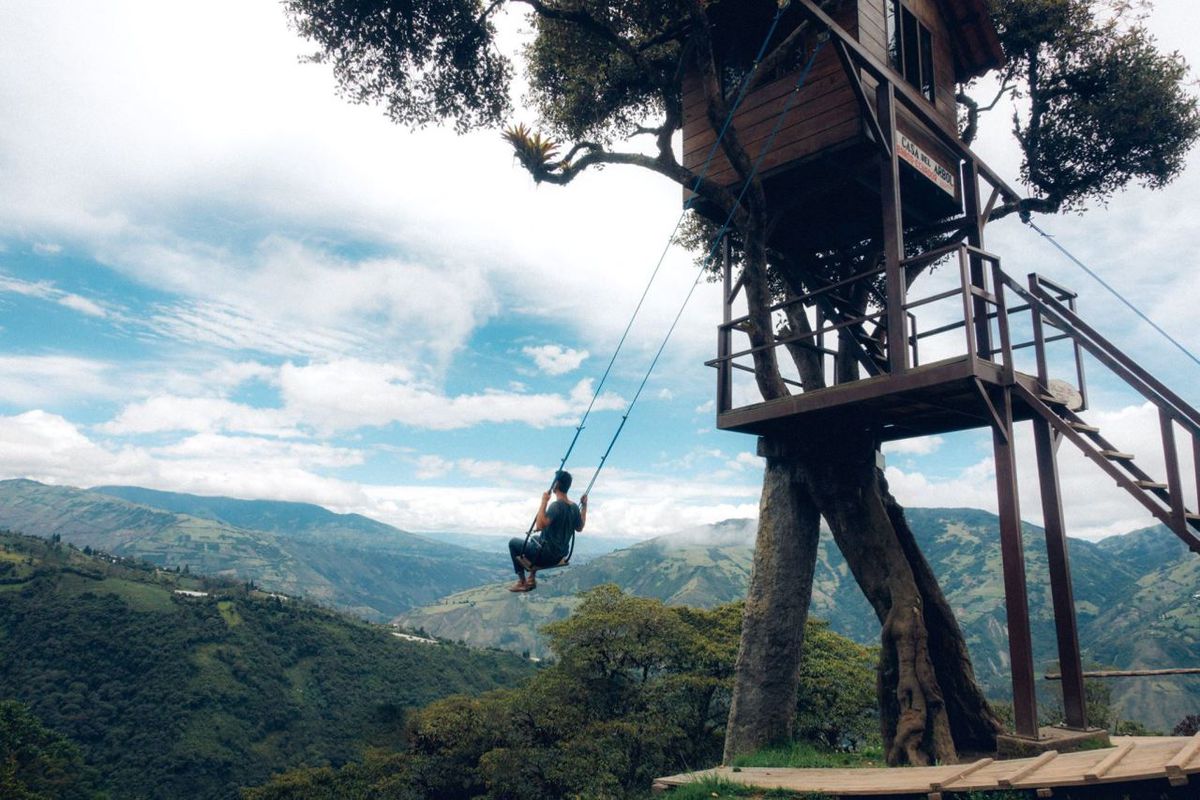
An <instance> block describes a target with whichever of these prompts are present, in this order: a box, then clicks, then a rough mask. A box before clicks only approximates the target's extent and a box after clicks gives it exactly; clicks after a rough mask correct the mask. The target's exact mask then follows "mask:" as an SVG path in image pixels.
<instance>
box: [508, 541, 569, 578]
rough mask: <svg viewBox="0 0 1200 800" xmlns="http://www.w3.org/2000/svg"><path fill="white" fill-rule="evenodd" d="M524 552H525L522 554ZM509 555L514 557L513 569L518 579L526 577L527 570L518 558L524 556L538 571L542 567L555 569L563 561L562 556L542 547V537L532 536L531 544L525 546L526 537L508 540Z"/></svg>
mask: <svg viewBox="0 0 1200 800" xmlns="http://www.w3.org/2000/svg"><path fill="white" fill-rule="evenodd" d="M522 551H524V552H523V553H522ZM508 554H509V555H510V556H512V562H513V569H514V570H516V572H517V575H518V577H521V578H524V577H525V568H524V567H522V566H521V562H520V561H517V556H520V555H524V556H525V558H527V559H529V563H530V564H533V565H534V566H535V567H537V568H538V569H541V568H542V567H553V566H555V565H557V564H558V562H559V561H562V556H560V555H556V554H555V553H553V552H551V550H550V548H547V547H543V546H542V537H540V536H530V537H529V544H528V545H526V544H525V537H524V536H517V537H515V538H513V539H509V540H508Z"/></svg>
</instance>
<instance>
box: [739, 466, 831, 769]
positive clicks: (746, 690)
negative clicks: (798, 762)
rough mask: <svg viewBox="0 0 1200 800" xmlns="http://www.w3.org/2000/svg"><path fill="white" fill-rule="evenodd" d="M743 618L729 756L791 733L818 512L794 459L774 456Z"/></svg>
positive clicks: (766, 475) (765, 483)
mask: <svg viewBox="0 0 1200 800" xmlns="http://www.w3.org/2000/svg"><path fill="white" fill-rule="evenodd" d="M758 512H759V513H758V538H757V541H756V544H755V548H754V567H753V571H752V572H751V574H750V588H749V591H748V593H747V596H746V610H745V613H744V615H743V617H742V637H741V645H740V647H739V648H738V658H737V666H736V668H735V672H734V685H733V699H732V703H731V705H730V708H729V722H728V724H727V726H726V728H725V757H724V761H725V763H729V762H730V761H731V760H732V759H733V757H734V756H736V755H740V754H742V753H748V752H752V751H754V750H757V749H759V748H761V747H763V746H764V745H767V744H771V743H772V742H777V741H786V740H788V739H789V738H790V737H791V733H792V723H793V722H794V720H795V716H796V691H797V688H798V686H799V682H800V652H801V648H802V647H803V645H804V624H805V621H806V620H807V618H808V604H809V600H810V599H811V597H812V580H813V571H814V570H815V568H816V561H817V540H818V537H819V535H820V517H819V516H818V514H817V509H816V506H815V505H814V504H813V500H812V497H810V496H809V494H808V492H807V491H805V489H804V487H803V486H802V485H801V483H800V482H799V481H798V480H797V475H796V468H795V464H794V462H792V461H791V460H790V459H787V458H778V457H773V456H769V457H768V458H767V466H766V471H765V472H764V474H763V490H762V501H761V502H760V503H759V509H758Z"/></svg>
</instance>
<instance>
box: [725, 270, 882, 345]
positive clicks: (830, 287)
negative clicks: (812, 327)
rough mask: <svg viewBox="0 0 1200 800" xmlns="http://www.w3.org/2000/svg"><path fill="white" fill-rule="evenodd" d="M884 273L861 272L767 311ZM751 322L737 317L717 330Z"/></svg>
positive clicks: (877, 271)
mask: <svg viewBox="0 0 1200 800" xmlns="http://www.w3.org/2000/svg"><path fill="white" fill-rule="evenodd" d="M883 271H884V269H883V267H879V268H877V269H872V270H867V271H866V272H860V273H858V274H857V275H852V276H850V277H849V278H844V279H842V280H840V281H838V282H837V283H831V284H829V285H827V286H822V287H821V288H820V289H814V290H813V291H811V292H809V293H808V294H799V295H796V296H795V297H789V298H788V299H786V300H781V301H780V302H778V303H776V304H775V305H773V306H771V307H770V308H768V309H767V311H768V313H774V312H776V311H782V310H783V309H785V308H788V307H789V306H794V305H796V304H797V303H806V302H808V301H809V300H812V299H813V298H815V297H820V296H821V295H825V294H828V293H829V292H832V291H835V290H837V289H841V288H842V287H844V286H849V285H850V284H852V283H857V282H859V281H861V280H862V279H864V278H870V277H873V276H875V275H881V274H882V273H883ZM749 321H750V315H749V314H743V315H742V316H740V317H737V318H735V319H731V320H729V321H728V322H723V323H721V324H720V325H719V326H717V329H718V330H722V329H725V328H735V327H737V326H738V325H741V324H742V323H743V322H749Z"/></svg>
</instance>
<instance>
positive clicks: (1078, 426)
mask: <svg viewBox="0 0 1200 800" xmlns="http://www.w3.org/2000/svg"><path fill="white" fill-rule="evenodd" d="M1067 424H1068V425H1070V426H1071V427H1072V428H1074V429H1075V430H1077V431H1079V432H1080V433H1099V432H1100V429H1099V428H1097V427H1096V426H1094V425H1087V424H1085V423H1082V422H1074V421H1068V422H1067Z"/></svg>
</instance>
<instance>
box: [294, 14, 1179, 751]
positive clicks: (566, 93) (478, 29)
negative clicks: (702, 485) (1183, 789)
mask: <svg viewBox="0 0 1200 800" xmlns="http://www.w3.org/2000/svg"><path fill="white" fill-rule="evenodd" d="M285 5H286V6H287V8H288V10H289V12H290V15H291V19H292V20H293V22H294V24H295V26H296V27H297V29H298V30H299V32H300V33H301V34H302V35H304V36H306V37H308V38H310V39H312V40H313V41H314V42H315V43H316V44H317V45H318V48H319V49H318V51H317V53H316V54H315V55H314V56H313V60H315V61H318V62H325V63H328V64H330V65H331V66H332V68H333V70H334V73H335V75H336V77H337V79H338V81H339V83H340V86H341V89H342V91H343V93H344V94H345V95H346V96H347V97H348V98H349V99H352V100H354V101H358V102H375V103H380V104H382V105H383V106H385V107H386V109H387V112H388V114H389V116H391V118H392V119H393V120H395V121H396V122H398V123H401V124H406V125H424V124H427V123H431V122H443V123H450V124H453V125H454V126H455V127H456V128H457V129H458V130H469V129H475V128H488V127H497V128H499V127H500V126H502V125H504V124H505V123H506V122H507V120H508V115H509V114H510V112H511V111H512V106H513V101H512V97H511V93H510V89H511V81H512V79H513V76H514V74H515V73H516V72H517V70H518V68H521V69H523V71H524V73H525V75H526V76H527V79H528V85H529V91H528V95H527V102H528V106H529V108H528V110H529V111H531V112H533V113H535V114H536V115H537V119H538V123H537V126H536V130H530V129H527V128H525V127H522V126H517V127H509V128H508V129H507V130H506V131H505V135H506V137H507V138H508V140H509V141H510V142H511V143H512V145H513V147H514V150H515V152H516V154H517V156H518V158H519V160H520V162H521V163H522V165H523V166H524V167H525V168H526V169H527V170H528V171H529V172H530V174H531V175H532V176H533V178H534V179H535V180H537V181H539V182H543V183H552V184H559V185H565V184H569V183H570V182H571V181H573V180H574V179H575V178H576V177H578V176H579V175H580V174H583V173H584V172H587V171H589V170H593V169H596V168H600V167H604V166H608V165H620V166H629V167H637V168H641V169H646V170H650V171H652V172H656V173H658V174H660V175H662V176H663V177H665V178H667V179H669V180H671V181H674V182H675V183H678V184H680V185H681V186H683V187H686V188H688V189H691V190H694V191H695V192H696V193H697V194H698V195H699V196H700V197H701V198H702V199H703V201H704V203H705V207H706V208H708V209H710V210H714V211H715V214H714V215H715V216H717V217H728V218H729V219H730V220H731V223H732V240H733V242H734V244H735V253H734V258H735V259H736V263H737V268H738V269H739V270H740V280H741V284H742V286H743V287H744V289H745V296H746V301H747V305H748V309H749V317H750V321H749V324H748V325H747V326H746V330H747V333H748V334H749V336H750V340H751V345H752V346H753V347H754V348H756V352H755V354H754V373H755V379H756V383H757V386H758V390H759V391H760V393H761V394H762V396H763V398H764V399H767V400H770V399H775V398H779V397H783V396H785V395H787V394H788V392H789V389H788V385H787V383H786V382H785V380H784V379H783V373H782V372H781V369H780V364H779V362H778V360H777V356H776V350H775V348H774V347H771V346H770V344H771V343H772V337H773V335H774V334H775V333H776V331H775V330H773V322H772V316H771V311H770V306H771V305H772V303H774V302H775V301H777V300H778V299H779V298H780V297H783V296H787V295H789V294H799V293H802V292H804V291H806V290H811V289H812V288H813V287H817V286H821V285H824V284H825V283H827V282H828V281H829V280H830V279H831V278H832V277H835V276H838V275H846V274H851V273H853V272H854V271H855V270H856V268H857V267H858V265H861V264H863V263H870V262H872V261H874V260H875V259H877V258H878V253H879V252H880V251H881V249H882V245H881V244H880V242H879V241H876V240H875V239H878V238H879V237H875V239H872V238H870V237H867V238H865V239H864V240H862V241H859V242H855V243H854V244H853V246H852V247H848V248H846V249H845V250H843V251H839V252H833V253H831V252H821V253H812V252H795V251H789V250H787V249H780V248H779V247H773V246H772V239H771V235H770V234H771V231H772V230H773V228H774V226H775V225H776V224H777V223H778V222H779V221H780V217H781V214H783V213H784V211H783V210H782V209H780V208H777V207H773V206H772V205H771V204H770V203H769V202H768V200H767V195H766V192H765V190H764V186H763V182H762V180H761V179H760V178H759V176H757V174H755V171H754V169H753V165H752V159H751V157H750V154H749V153H748V152H747V149H746V148H745V147H743V145H742V142H741V139H740V137H739V132H738V131H737V130H736V128H731V129H730V130H729V131H728V132H727V133H726V134H725V135H724V136H723V137H721V138H720V146H721V148H722V152H723V154H724V156H725V158H726V159H727V160H728V161H729V163H730V164H731V165H732V167H733V168H734V170H735V171H736V172H737V174H738V175H739V176H740V179H741V183H744V184H745V185H746V191H745V192H744V194H742V195H741V196H740V197H739V196H738V195H737V194H735V193H734V192H733V191H730V190H729V189H728V188H726V187H725V186H723V185H721V184H719V183H717V182H714V181H712V180H709V179H708V177H707V176H706V175H704V174H697V173H696V172H693V171H692V170H690V169H687V168H686V167H685V166H684V165H683V164H682V163H681V161H680V159H679V158H678V157H677V154H676V153H675V151H674V149H673V147H672V142H673V139H674V137H675V136H676V134H677V133H678V132H679V131H680V129H681V127H682V121H683V95H682V77H683V76H684V75H685V74H686V73H692V74H695V75H697V76H699V79H700V85H701V86H702V87H703V97H704V103H705V111H706V117H707V120H708V122H709V124H710V125H711V126H712V128H713V130H714V131H718V130H720V129H721V128H722V126H723V125H724V122H725V120H726V119H727V117H728V116H729V114H730V109H731V106H732V105H733V103H734V102H735V101H736V94H737V91H738V90H739V86H740V87H741V91H751V90H753V89H754V88H755V87H757V86H760V85H762V84H764V83H765V82H766V81H767V80H769V79H770V78H771V77H772V76H774V75H776V74H778V70H779V69H780V68H781V67H786V66H788V65H792V64H794V63H795V62H796V59H797V56H798V54H799V53H800V52H801V50H802V48H804V47H805V45H806V40H807V37H808V34H809V33H810V32H809V31H806V27H807V26H808V22H806V19H807V17H806V16H805V15H803V14H802V13H800V11H799V10H798V9H797V8H794V7H793V8H788V9H787V10H786V12H785V13H784V14H783V17H782V22H781V24H780V27H779V29H778V31H779V32H778V34H777V35H776V36H775V37H774V38H773V39H772V40H771V42H770V47H769V48H768V50H767V52H766V55H765V57H764V58H763V59H762V60H761V61H760V62H758V63H757V64H755V63H753V62H752V59H751V58H749V57H747V58H746V63H744V64H742V65H741V66H742V67H743V69H742V70H741V74H742V75H743V76H744V77H743V80H742V82H741V84H738V82H737V81H733V82H732V83H733V84H734V86H733V87H732V88H729V89H726V88H724V87H725V86H726V84H727V83H730V82H728V81H724V80H722V78H723V75H722V74H721V72H720V71H719V70H718V67H717V64H718V62H720V63H722V64H723V65H724V66H725V67H729V66H730V65H731V63H730V58H729V56H728V54H727V53H722V54H720V55H721V56H722V57H721V58H718V54H717V53H716V52H715V49H716V47H717V46H718V45H717V44H716V38H715V37H714V26H716V25H718V24H720V21H721V20H722V18H724V20H725V21H728V20H736V21H737V24H738V25H739V26H741V27H743V28H744V29H745V30H746V31H747V38H748V39H750V40H755V41H757V39H759V38H761V37H762V36H763V35H764V34H765V33H766V31H767V29H768V26H769V25H770V22H771V19H772V17H773V16H774V13H775V10H776V5H775V3H774V2H773V0H487V2H484V0H285ZM819 5H820V6H822V7H823V8H825V9H828V10H831V11H833V10H836V7H837V6H838V5H839V0H822V1H821V2H820V3H819ZM1145 5H1146V4H1145V3H1129V2H1105V0H995V2H994V4H993V13H994V19H995V21H996V23H997V27H998V29H999V31H1000V33H1001V35H1002V43H1003V45H1004V48H1005V50H1006V53H1007V55H1008V64H1007V66H1006V68H1005V70H1004V72H1003V74H1002V75H1001V81H1000V84H999V85H998V86H997V87H994V89H993V90H994V91H997V92H998V93H999V94H998V95H997V97H1003V96H1004V95H1007V94H1010V93H1011V94H1015V95H1016V99H1017V102H1018V108H1019V109H1020V110H1019V111H1018V114H1017V116H1016V117H1015V120H1014V134H1015V136H1016V138H1017V140H1018V142H1019V143H1020V145H1021V147H1022V148H1023V151H1024V156H1025V159H1024V164H1023V167H1022V171H1023V175H1022V177H1023V178H1024V179H1025V181H1026V183H1027V185H1028V186H1029V187H1030V194H1029V196H1028V197H1026V198H1022V199H1019V200H1012V201H1010V202H1007V203H1004V204H1002V205H1000V206H999V207H998V208H996V209H995V212H994V214H995V215H996V216H1002V215H1006V214H1011V213H1014V212H1018V213H1021V214H1028V213H1031V212H1035V211H1039V212H1040V211H1055V210H1058V209H1061V208H1079V207H1081V206H1082V205H1083V204H1084V203H1086V202H1089V201H1098V200H1099V201H1102V200H1103V199H1104V198H1106V197H1108V196H1109V195H1111V194H1112V193H1113V192H1115V191H1118V190H1120V189H1121V188H1123V187H1124V186H1126V185H1127V184H1128V183H1129V182H1131V181H1133V182H1141V183H1144V184H1147V185H1149V186H1161V185H1163V184H1165V183H1167V182H1168V181H1170V180H1171V179H1172V178H1173V177H1174V176H1175V175H1176V174H1177V173H1178V172H1179V171H1180V169H1181V168H1182V164H1183V156H1184V154H1185V153H1186V151H1187V149H1188V148H1189V147H1190V145H1191V144H1192V142H1193V141H1194V140H1195V138H1196V135H1197V129H1198V121H1197V112H1196V103H1195V100H1194V98H1193V97H1192V96H1191V95H1190V94H1189V93H1188V91H1187V90H1186V87H1185V83H1184V80H1185V77H1186V67H1185V65H1184V64H1183V62H1182V59H1181V58H1180V57H1179V56H1178V55H1175V54H1163V53H1161V52H1159V51H1158V50H1157V48H1156V47H1155V46H1154V42H1153V40H1152V39H1151V38H1150V36H1149V35H1148V34H1147V33H1146V31H1145V29H1144V28H1143V27H1142V25H1141V20H1140V18H1139V17H1138V14H1137V12H1138V9H1144V8H1145ZM514 11H515V12H517V13H524V14H526V15H527V16H528V18H529V23H530V25H531V26H532V38H531V39H530V40H529V41H528V42H527V43H521V42H520V41H517V40H509V39H506V38H505V37H502V36H498V34H497V28H496V26H495V24H494V20H495V19H496V17H497V15H499V14H502V13H513V12H514ZM732 66H735V67H736V66H738V65H736V64H733V65H732ZM977 90H978V87H977V86H974V85H967V86H963V87H961V91H960V94H959V100H960V103H961V105H962V110H963V114H962V125H963V130H962V133H963V136H964V137H965V138H966V139H968V140H970V139H972V138H974V136H975V133H976V131H977V130H978V125H979V119H980V115H981V114H982V113H983V112H984V111H986V110H987V109H988V108H990V107H992V106H994V105H995V102H994V101H992V100H991V98H983V99H976V98H975V97H974V95H975V94H977ZM739 185H740V184H739ZM788 213H794V210H790V211H789V212H788ZM710 231H711V226H710V225H707V224H706V223H705V222H703V221H698V222H697V224H696V225H695V226H694V227H693V229H692V234H693V236H694V237H695V238H694V241H702V242H703V247H704V249H707V247H708V244H709V242H707V241H703V240H704V237H705V235H706V233H708V232H710ZM906 233H907V235H908V237H909V246H910V248H913V249H917V250H919V249H921V248H922V247H927V246H932V245H936V244H937V243H938V242H940V241H943V240H944V239H945V237H947V236H951V237H952V236H954V235H956V234H957V233H958V232H956V231H952V230H944V229H939V228H937V227H936V226H934V227H932V228H930V229H927V230H924V231H920V230H914V231H908V232H906ZM859 302H860V303H861V304H864V305H865V304H867V303H868V302H876V301H873V300H871V299H870V297H869V296H868V294H863V296H862V297H861V298H859ZM808 324H809V321H808V320H807V318H806V317H805V316H804V315H803V314H793V315H791V316H790V318H789V319H788V325H789V326H791V327H793V328H800V329H804V328H805V327H806V326H807V325H808ZM759 348H761V349H759ZM786 352H787V353H788V356H789V357H790V358H791V359H792V360H793V361H794V366H795V368H796V370H797V371H798V373H799V375H800V381H801V383H803V384H804V387H805V388H806V389H812V388H820V386H821V385H823V378H822V377H821V375H820V374H819V372H818V370H816V369H815V365H814V362H813V358H812V355H811V352H809V351H805V350H803V349H802V348H789V349H788V350H787V351H786ZM857 370H858V366H857V357H856V356H855V354H854V352H853V351H852V346H851V343H850V342H846V343H845V346H844V347H842V348H841V352H840V353H839V357H838V371H839V373H840V374H841V375H842V376H843V377H847V378H852V377H853V376H854V375H855V374H856V373H857ZM876 448H877V442H876V441H875V440H874V438H873V436H872V434H871V432H870V427H869V425H868V424H867V421H866V420H863V421H862V424H861V425H855V424H854V421H850V423H849V424H848V425H847V426H845V428H844V429H843V430H839V431H838V432H837V433H836V435H830V436H826V437H822V436H818V435H814V436H810V437H808V438H807V439H805V440H803V441H781V442H767V443H766V454H767V464H766V471H765V475H764V481H763V495H762V503H761V505H760V519H759V526H760V529H759V536H758V542H757V547H756V554H755V565H754V576H753V578H752V583H751V588H750V593H749V597H748V599H747V604H746V612H745V618H744V623H743V634H742V644H741V651H740V656H739V665H738V674H737V678H736V681H737V682H736V686H735V691H734V700H733V709H732V711H731V715H730V720H729V726H728V731H727V738H726V754H727V755H731V754H733V753H735V752H738V751H742V750H745V749H748V748H751V747H754V746H757V745H760V744H763V743H765V742H767V741H770V740H772V739H777V738H782V737H785V736H787V735H788V734H790V732H791V730H792V722H793V707H794V698H795V694H796V688H797V684H798V681H799V672H798V665H799V663H800V661H799V657H800V652H801V648H802V646H803V634H804V629H805V619H806V616H807V612H808V601H809V594H810V590H811V582H812V574H813V568H814V563H815V557H816V543H817V536H818V523H819V520H820V518H822V517H823V518H824V519H825V520H826V521H827V522H828V524H829V526H830V528H831V530H832V531H833V535H834V537H835V539H836V541H837V543H838V546H839V547H840V548H841V549H842V551H843V553H844V554H845V555H846V558H847V561H848V562H849V564H850V567H851V570H852V571H853V573H854V575H855V578H856V579H857V581H858V583H859V585H860V586H861V587H862V589H863V591H864V593H865V594H866V596H867V598H868V600H869V601H870V603H871V605H872V606H873V608H874V610H875V612H876V614H877V616H878V618H879V620H880V623H881V629H882V636H881V644H882V649H881V657H880V664H879V670H880V676H879V684H878V685H879V695H880V705H881V711H882V719H883V733H884V740H885V745H886V746H887V748H888V758H889V761H890V762H892V763H928V762H929V761H930V760H931V759H939V760H950V759H953V758H954V757H955V756H956V755H957V753H958V752H959V751H962V750H984V749H989V748H990V747H992V746H993V745H994V742H995V736H996V733H997V731H998V730H999V722H998V720H997V719H996V717H995V715H993V714H992V712H991V710H990V709H989V708H988V705H987V703H986V701H985V699H984V697H983V694H982V692H981V691H980V689H979V687H978V686H977V684H976V682H975V678H974V675H973V671H972V668H971V664H970V659H969V657H968V654H967V648H966V643H965V641H964V639H963V636H962V633H961V631H960V629H959V627H958V624H957V622H956V621H955V619H954V616H953V613H952V612H951V609H950V607H949V605H948V603H947V602H946V600H945V597H944V596H943V593H942V591H941V589H940V587H939V586H938V583H937V580H936V578H935V577H934V575H933V572H932V570H931V569H930V568H929V565H928V564H927V563H926V561H925V559H924V557H923V556H922V554H921V552H920V550H919V548H918V547H917V546H916V543H915V541H914V539H913V536H912V533H911V531H909V529H908V526H907V524H906V523H905V521H904V512H903V509H902V508H901V507H900V506H899V505H898V504H897V503H896V501H895V500H894V498H892V496H891V495H890V494H889V492H888V490H887V485H886V482H885V481H884V480H883V475H882V473H881V472H880V471H879V470H878V468H877V466H876V463H877V462H876V458H875V452H876Z"/></svg>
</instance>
